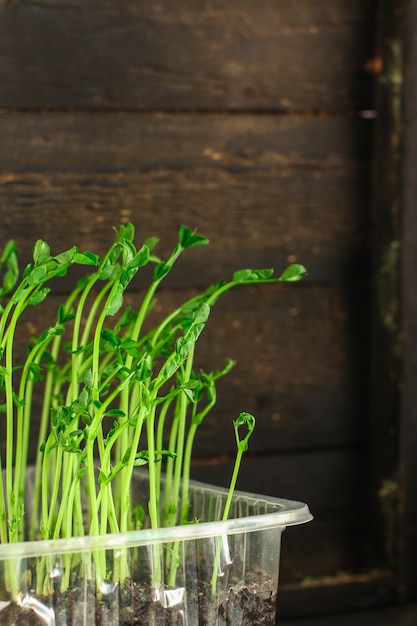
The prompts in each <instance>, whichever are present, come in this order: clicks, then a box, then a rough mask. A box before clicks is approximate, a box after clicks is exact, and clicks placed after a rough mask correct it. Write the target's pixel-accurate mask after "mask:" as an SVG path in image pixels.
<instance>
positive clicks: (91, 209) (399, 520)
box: [0, 0, 417, 617]
mask: <svg viewBox="0 0 417 626" xmlns="http://www.w3.org/2000/svg"><path fill="white" fill-rule="evenodd" d="M387 4H390V6H389V7H388V6H387ZM415 4H416V2H415V0H413V1H410V2H408V3H406V2H404V3H403V2H398V1H394V2H392V3H385V2H383V1H382V0H381V2H377V1H376V0H294V1H292V2H284V1H280V0H279V1H278V0H259V1H256V2H255V1H254V0H231V1H228V2H224V1H219V0H212V1H206V0H178V1H177V2H175V3H173V2H169V1H168V0H160V1H158V2H147V1H144V2H139V1H136V2H134V1H129V0H117V1H116V0H102V1H96V0H85V1H84V0H33V1H32V0H10V1H8V0H0V138H1V140H0V141H1V144H0V145H1V150H0V212H1V214H0V216H1V220H0V235H1V237H0V240H1V242H3V244H2V245H4V242H5V241H6V240H7V239H9V238H15V239H16V241H17V243H18V246H19V248H20V250H21V255H22V264H23V263H24V262H26V261H28V260H29V258H30V256H31V248H32V245H33V243H34V241H35V240H36V239H37V238H43V239H45V240H46V241H48V243H49V244H50V245H51V248H52V251H53V252H59V251H61V250H63V249H66V248H67V247H69V246H71V245H73V244H77V245H78V246H79V248H80V249H92V250H94V251H95V252H97V253H99V254H100V253H102V252H103V251H104V250H105V249H106V246H107V245H108V244H109V243H110V242H111V239H112V226H118V225H119V224H120V223H126V222H128V221H131V222H133V223H134V224H135V226H136V230H137V237H138V243H139V242H140V240H145V239H146V238H147V237H149V236H151V235H157V236H158V237H159V238H160V240H161V241H160V245H159V248H158V251H159V253H160V254H161V255H164V254H166V253H167V252H168V251H169V250H170V249H171V248H172V246H173V245H174V244H175V242H176V238H177V231H178V229H179V227H180V226H181V224H186V225H188V226H189V227H190V228H197V230H198V232H200V233H202V234H204V235H206V236H207V237H208V238H209V239H210V242H211V243H210V246H209V247H208V248H204V249H199V250H192V251H189V252H188V253H187V254H186V255H184V259H183V260H181V261H180V262H179V264H178V266H177V267H176V269H175V270H174V271H173V273H172V275H170V277H169V280H168V281H167V283H166V285H165V287H164V289H163V290H162V292H161V296H160V307H161V310H164V308H165V307H167V306H169V305H170V304H172V303H174V302H178V301H179V300H181V299H183V298H186V297H187V296H190V295H192V294H194V293H195V290H196V289H197V288H199V287H205V286H206V285H208V284H209V283H211V282H213V281H216V280H217V279H218V278H219V277H221V276H229V275H231V274H232V273H233V271H235V270H236V269H240V268H242V267H274V268H275V269H276V272H277V273H279V272H280V271H282V270H283V269H284V268H285V267H286V265H288V263H290V262H294V261H297V262H299V263H302V264H304V265H305V266H306V267H307V268H308V272H309V274H308V278H307V279H305V280H304V281H303V282H302V283H297V284H294V285H281V286H276V287H268V288H265V287H263V288H252V289H250V288H241V289H239V290H235V291H233V292H232V293H231V294H228V295H227V296H225V297H224V299H223V300H221V301H220V302H219V303H218V305H216V309H215V311H214V313H213V318H212V319H211V320H210V323H209V325H208V327H207V329H206V331H205V334H204V335H203V336H202V338H201V340H200V346H199V351H198V355H199V356H198V358H199V359H200V362H201V363H204V364H206V365H207V367H216V368H218V367H221V366H222V365H223V364H224V361H225V359H226V358H228V357H231V358H233V359H236V360H237V362H238V363H237V365H236V367H235V368H234V370H233V371H232V372H231V373H230V374H229V375H228V377H227V378H224V379H222V381H221V382H220V384H219V394H218V396H219V397H218V404H217V407H216V409H215V410H214V412H213V414H212V415H211V416H210V417H209V418H208V419H207V421H206V422H205V423H204V425H203V426H202V430H201V432H200V435H199V437H198V441H197V448H196V452H197V455H198V460H197V462H196V463H195V465H194V467H193V475H194V476H195V477H197V478H203V479H204V480H206V481H208V482H215V483H219V484H227V483H228V480H229V476H230V470H231V466H232V459H233V454H234V438H233V429H232V420H233V419H234V418H235V417H236V416H237V415H238V413H239V412H240V411H242V410H246V411H250V412H253V413H254V414H255V415H256V418H257V430H256V434H255V435H254V436H253V438H252V440H251V445H250V451H249V452H248V454H247V457H246V459H245V461H244V465H243V468H242V472H241V476H240V482H239V487H240V488H241V489H245V490H248V491H254V492H259V493H267V494H271V495H277V496H282V497H286V498H292V499H300V500H304V501H306V502H308V504H309V506H310V508H311V510H312V512H313V513H314V515H315V521H314V522H313V523H311V524H309V525H308V526H306V527H304V528H297V529H289V530H288V531H287V532H286V533H285V535H284V542H283V543H284V545H283V558H282V575H281V580H282V593H281V615H282V616H289V617H291V616H299V615H304V614H314V613H315V612H316V613H318V614H320V613H326V612H332V611H343V610H347V609H352V608H353V609H355V608H360V607H363V606H373V605H378V604H385V603H395V602H397V601H398V600H405V599H407V598H409V597H410V596H412V595H413V594H412V593H411V592H410V590H411V588H412V584H411V583H412V581H414V580H415V566H414V565H412V564H410V563H411V561H412V559H411V558H410V557H407V556H404V555H407V554H408V553H409V550H410V546H411V548H415V524H414V523H413V522H410V520H412V519H413V518H412V516H411V515H410V513H409V508H407V507H408V506H409V500H410V499H409V498H408V496H407V493H411V485H412V484H413V479H412V478H410V476H412V475H413V472H411V471H410V469H409V465H408V462H409V461H408V460H409V459H410V458H411V457H412V449H411V443H412V442H414V439H415V432H416V428H415V420H414V417H410V419H409V418H408V416H411V413H409V410H412V408H413V407H414V396H413V393H412V392H410V393H411V395H408V396H407V390H408V389H411V387H412V384H411V381H412V375H413V374H412V372H413V371H415V370H413V367H414V368H415V364H414V360H413V355H412V351H411V357H410V361H404V352H403V348H402V346H403V339H404V329H405V328H406V327H407V324H409V325H410V328H409V329H408V332H409V336H410V341H411V339H412V337H413V333H414V334H415V330H414V326H413V319H414V317H413V316H412V314H411V309H410V308H407V307H410V306H411V307H412V306H413V305H414V301H413V302H411V303H410V302H408V301H407V302H406V306H405V307H404V302H403V300H402V293H405V289H404V291H403V292H401V291H400V284H402V285H403V286H404V285H406V284H407V281H408V283H409V284H410V285H411V284H413V281H414V278H415V277H414V274H413V272H415V270H414V269H412V268H413V267H414V264H413V263H414V260H415V259H414V257H413V254H414V249H415V246H414V243H413V242H414V239H413V235H412V233H413V232H414V231H413V228H414V223H415V218H414V217H413V216H414V212H413V206H414V205H413V202H414V200H413V194H412V192H411V190H412V188H413V183H414V174H413V169H412V165H411V164H412V162H413V153H412V143H411V142H410V144H409V148H408V152H407V144H405V146H406V149H405V150H403V146H404V128H405V126H404V124H406V123H407V113H406V118H405V122H404V119H403V110H404V101H403V95H404V92H406V88H407V85H408V84H409V85H411V86H410V87H409V88H408V102H410V103H411V104H410V105H409V106H410V110H409V113H408V116H409V117H408V119H409V122H410V124H411V126H412V119H413V111H414V109H413V108H412V107H413V105H412V103H413V102H414V100H415V95H414V91H413V87H412V85H413V81H412V77H413V74H412V70H413V68H414V67H417V64H415V65H413V62H412V59H413V54H414V52H413V51H414V45H415V44H414V40H413V37H412V30H411V26H410V21H409V20H408V19H406V16H405V14H404V11H408V14H407V15H408V16H409V17H410V18H412V17H413V13H414V12H415V7H414V5H415ZM411 23H412V22H411ZM414 23H415V22H414ZM407 46H408V48H407ZM404 49H406V50H407V49H408V51H409V58H410V59H411V61H410V62H409V65H407V63H406V61H404V59H405V58H406V55H404ZM404 64H405V66H404ZM404 67H405V69H406V70H410V68H411V70H410V71H411V77H410V80H409V83H407V82H406V83H404ZM405 76H406V78H407V72H405ZM412 130H413V129H412V128H411V130H410V132H411V131H412ZM414 184H415V183H414ZM406 190H409V191H408V196H407V193H405V191H406ZM404 207H405V208H404ZM407 219H408V220H409V221H408V222H407ZM404 224H408V226H407V229H406V232H407V233H408V235H409V244H408V247H407V246H406V247H405V248H403V247H402V232H403V230H402V229H403V228H404ZM403 250H405V254H406V255H407V254H408V255H409V261H410V262H409V263H407V264H406V267H407V268H408V273H407V272H406V273H405V274H404V277H403V278H402V279H401V280H402V281H403V282H400V279H399V277H400V270H401V255H402V254H403ZM407 258H408V257H407ZM410 268H411V269H410ZM67 287H68V288H69V284H68V285H67ZM138 290H139V286H138ZM139 296H140V293H135V292H132V294H131V296H130V297H131V299H132V302H134V300H135V298H136V297H139ZM59 299H60V296H59V295H58V296H56V298H55V301H54V299H52V300H51V305H50V306H51V312H52V311H53V308H54V306H55V305H56V303H58V302H59ZM403 310H405V311H406V315H405V318H403V317H402V311H403ZM407 311H410V313H409V316H408V317H407ZM44 317H45V313H44V311H41V310H40V311H37V310H36V309H34V310H33V317H32V318H31V319H30V320H28V321H27V328H28V330H29V331H30V332H31V333H36V332H37V330H39V328H40V326H41V324H42V323H44V321H45V320H44ZM404 363H406V366H405V369H404ZM404 371H405V372H406V374H404ZM407 373H408V374H407ZM407 376H408V377H409V378H407ZM407 381H410V382H407ZM410 407H411V408H410ZM410 424H411V425H410ZM407 433H408V434H407ZM404 442H405V443H404ZM399 479H400V482H399ZM410 481H411V482H410ZM414 481H415V479H414ZM403 486H406V487H404V489H405V491H404V490H403V491H401V489H402V487H403ZM407 490H408V491H407ZM404 494H405V495H404ZM399 502H400V503H401V507H399ZM407 520H408V522H407Z"/></svg>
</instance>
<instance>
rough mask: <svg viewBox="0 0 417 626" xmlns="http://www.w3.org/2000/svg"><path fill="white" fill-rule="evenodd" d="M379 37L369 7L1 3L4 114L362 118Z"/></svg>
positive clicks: (324, 2) (354, 3)
mask: <svg viewBox="0 0 417 626" xmlns="http://www.w3.org/2000/svg"><path fill="white" fill-rule="evenodd" d="M372 30H373V24H372V2H371V1H370V0H367V1H366V2H364V1H361V0H338V1H337V2H334V1H332V0H321V1H318V0H315V1H314V2H311V1H310V0H297V2H296V3H295V4H291V6H290V5H288V6H286V4H285V3H277V2H274V1H273V0H262V1H261V2H260V3H259V2H258V3H256V4H255V3H254V2H251V1H250V0H247V1H245V2H241V1H239V2H229V3H226V4H225V3H221V2H219V1H218V0H217V1H216V2H198V1H197V0H194V1H190V0H182V1H181V2H179V3H176V4H175V8H173V5H172V3H170V2H168V1H167V0H163V1H162V2H158V3H157V4H154V3H150V2H145V3H140V4H139V5H138V3H134V2H132V1H129V0H123V1H122V2H111V1H110V2H103V3H99V2H89V3H86V2H82V1H78V2H71V3H69V2H58V3H56V2H49V1H41V2H32V1H31V0H26V1H25V0H23V1H19V0H3V1H2V2H1V3H0V58H1V59H2V63H1V68H0V106H1V107H15V108H30V107H37V108H43V107H46V108H48V107H63V108H74V107H75V108H100V109H115V108H119V109H120V108H125V109H126V108H129V109H167V108H168V109H184V108H187V109H200V110H201V109H204V110H210V109H211V110H212V109H244V110H262V109H267V110H284V111H285V110H291V111H295V110H297V111H311V110H332V111H335V110H344V111H346V110H353V109H360V108H366V107H368V106H370V103H371V97H372V93H371V90H372V84H371V83H372V81H371V80H370V78H369V75H367V74H366V72H365V70H364V67H365V66H366V63H367V60H368V59H369V57H370V56H371V55H372ZM22 44H24V45H22ZM330 59H331V62H329V60H330Z"/></svg>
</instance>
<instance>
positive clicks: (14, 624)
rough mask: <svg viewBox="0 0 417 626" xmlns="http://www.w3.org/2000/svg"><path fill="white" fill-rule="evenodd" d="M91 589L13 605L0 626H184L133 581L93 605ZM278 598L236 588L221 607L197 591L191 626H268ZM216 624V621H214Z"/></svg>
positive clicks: (0, 616) (264, 589) (261, 589)
mask: <svg viewBox="0 0 417 626" xmlns="http://www.w3.org/2000/svg"><path fill="white" fill-rule="evenodd" d="M93 591H94V590H93V585H91V589H89V590H87V594H85V590H83V593H81V592H80V591H79V590H78V591H77V590H74V589H71V590H69V591H68V592H67V593H65V594H54V598H53V610H51V611H49V610H48V608H47V607H48V606H50V598H43V599H39V602H38V601H37V600H36V599H34V601H33V602H32V603H31V604H32V606H30V607H29V606H21V605H19V604H17V603H15V602H11V603H10V604H8V605H7V606H6V607H5V608H4V609H2V610H1V611H0V626H84V625H86V626H150V625H152V626H184V624H185V618H184V615H183V611H181V610H178V609H175V608H165V607H163V606H162V604H161V603H159V602H155V600H154V598H153V596H152V594H151V592H150V590H149V589H147V590H145V589H143V588H142V587H140V586H139V585H138V584H136V583H135V582H133V581H131V582H130V583H128V584H126V585H125V586H124V587H123V589H121V590H120V589H119V588H118V587H117V586H116V587H115V588H114V590H113V592H112V593H110V594H108V595H106V596H104V597H103V598H102V599H101V600H100V601H97V599H96V597H95V595H94V592H93ZM275 604H276V594H275V592H273V591H271V587H270V586H269V587H268V585H267V584H263V585H262V586H260V585H258V584H256V583H253V584H251V585H248V586H245V585H239V586H237V587H235V588H234V587H231V588H230V589H229V590H228V592H227V593H225V594H224V596H223V598H222V600H221V602H220V604H219V605H216V604H215V603H213V602H212V601H211V599H210V595H209V589H207V593H205V590H204V589H202V590H200V592H199V594H198V598H196V599H195V602H194V603H193V602H192V601H191V602H190V599H188V605H187V613H188V624H189V626H212V625H213V624H215V623H221V624H224V625H225V626H261V625H262V626H272V625H273V624H275ZM216 620H219V621H216Z"/></svg>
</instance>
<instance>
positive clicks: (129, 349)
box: [120, 339, 140, 357]
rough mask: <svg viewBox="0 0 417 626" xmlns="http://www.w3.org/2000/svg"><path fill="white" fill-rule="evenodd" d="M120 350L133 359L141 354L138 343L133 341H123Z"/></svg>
mask: <svg viewBox="0 0 417 626" xmlns="http://www.w3.org/2000/svg"><path fill="white" fill-rule="evenodd" d="M120 348H121V349H122V350H124V351H125V352H126V353H127V354H129V355H130V356H133V357H138V356H139V354H140V352H139V349H138V344H137V341H134V340H133V339H125V341H122V343H121V345H120Z"/></svg>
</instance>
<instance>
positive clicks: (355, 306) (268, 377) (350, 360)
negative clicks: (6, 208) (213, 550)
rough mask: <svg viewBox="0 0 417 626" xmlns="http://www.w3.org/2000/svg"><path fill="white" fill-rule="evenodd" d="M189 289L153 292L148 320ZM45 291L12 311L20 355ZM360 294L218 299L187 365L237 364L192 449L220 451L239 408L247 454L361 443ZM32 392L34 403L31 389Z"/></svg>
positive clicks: (226, 447) (292, 288)
mask: <svg viewBox="0 0 417 626" xmlns="http://www.w3.org/2000/svg"><path fill="white" fill-rule="evenodd" d="M195 293H196V292H195V291H194V290H188V291H181V292H177V291H175V292H171V291H163V292H162V293H161V294H160V296H159V297H158V304H157V306H156V311H155V319H157V320H158V319H160V318H161V316H162V314H163V312H164V311H165V313H167V312H169V311H171V310H172V309H173V308H175V306H178V305H180V304H181V303H182V302H183V301H184V300H185V299H187V298H188V297H190V296H192V295H194V294H195ZM48 299H49V300H50V303H49V305H48V306H46V305H47V302H45V303H43V304H42V305H39V306H38V307H32V308H31V309H30V310H28V311H27V312H26V314H25V316H24V318H23V319H22V323H21V325H20V326H19V328H18V332H17V343H18V345H19V352H20V355H23V354H24V345H25V344H26V343H27V341H28V339H29V338H30V337H31V336H39V335H40V334H41V332H42V331H43V330H44V328H45V326H47V325H48V324H51V323H53V321H54V316H55V311H56V310H57V308H58V303H59V302H60V301H61V300H62V297H60V296H51V295H50V296H49V297H48ZM139 299H140V293H137V292H136V293H132V294H131V295H128V296H127V297H126V303H127V304H131V305H133V306H135V305H136V306H138V301H139ZM361 302H362V290H345V289H343V288H340V287H336V286H335V287H329V286H327V287H323V286H320V285H317V286H314V287H307V288H305V287H303V288H300V287H298V286H296V285H288V286H285V287H281V288H277V287H275V286H272V287H270V288H264V289H258V290H247V289H241V288H239V289H237V290H235V291H234V292H232V293H230V294H228V295H227V296H224V299H220V300H219V301H218V303H217V304H216V305H215V307H214V308H213V311H212V313H211V317H210V319H209V322H208V324H207V327H206V329H205V331H204V333H203V334H202V335H201V337H200V339H199V343H198V345H197V350H196V370H197V371H198V370H199V369H200V368H202V369H204V370H206V371H212V370H215V369H220V368H221V367H223V365H224V364H225V362H226V360H227V359H228V358H232V359H234V360H236V361H237V363H236V366H235V367H234V369H233V370H232V371H231V372H230V373H229V374H228V376H225V377H224V378H223V379H221V380H220V381H219V382H218V400H217V405H216V407H215V409H214V410H213V411H212V412H211V413H210V414H209V415H208V416H207V417H206V419H205V421H204V422H203V424H202V425H201V427H200V431H199V433H198V434H197V437H196V442H195V453H196V455H197V456H198V457H205V458H208V457H218V456H219V455H223V456H224V457H225V458H230V457H231V456H232V455H233V454H234V452H235V439H234V433H233V426H232V422H233V420H234V419H236V417H237V416H238V414H239V413H240V412H241V411H249V412H251V413H253V414H254V415H255V416H256V419H257V427H256V430H255V433H254V435H253V437H252V440H251V446H250V450H251V453H254V454H261V453H263V454H266V453H268V454H274V453H276V452H289V451H297V450H299V451H306V450H320V449H323V450H327V449H330V448H332V447H340V446H351V445H358V444H363V443H365V442H366V441H367V437H368V435H367V431H366V428H365V427H364V424H365V423H366V410H367V409H366V400H367V390H366V385H365V383H364V381H365V380H366V375H365V374H366V359H365V356H364V355H365V354H366V336H365V335H366V319H361V317H355V316H354V314H353V313H352V311H354V310H358V311H360V310H361ZM353 337H356V339H357V340H358V343H359V344H360V346H356V345H355V343H354V342H353V339H352V338H353ZM359 338H361V339H359ZM38 387H39V388H40V387H41V385H38ZM37 396H38V400H37V403H36V406H38V405H39V404H40V402H41V397H39V396H41V389H39V392H38V394H37ZM34 415H35V416H36V409H35V410H34ZM0 440H2V438H1V437H0Z"/></svg>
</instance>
